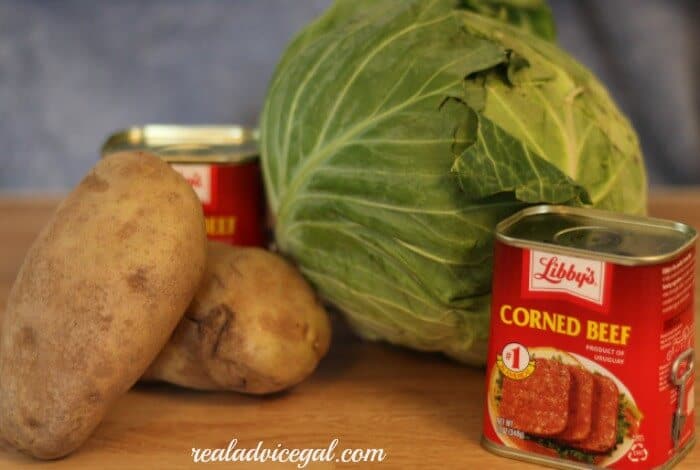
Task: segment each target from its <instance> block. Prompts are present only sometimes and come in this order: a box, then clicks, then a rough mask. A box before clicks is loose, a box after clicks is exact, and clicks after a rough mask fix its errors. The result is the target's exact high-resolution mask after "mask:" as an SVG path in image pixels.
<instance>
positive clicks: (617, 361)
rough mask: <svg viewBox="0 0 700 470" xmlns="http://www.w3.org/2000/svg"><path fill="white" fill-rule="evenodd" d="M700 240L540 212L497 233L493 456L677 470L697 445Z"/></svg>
mask: <svg viewBox="0 0 700 470" xmlns="http://www.w3.org/2000/svg"><path fill="white" fill-rule="evenodd" d="M695 239H696V233H695V230H693V229H692V228H691V227H688V226H687V225H684V224H680V223H675V222H670V221H664V220H659V219H651V218H645V217H633V216H626V215H619V214H614V213H610V212H605V211H598V210H592V209H581V208H571V207H563V206H535V207H530V208H528V209H525V210H523V211H521V212H519V213H517V214H515V215H513V216H511V217H510V218H508V219H506V220H504V221H502V222H501V223H500V224H499V225H498V226H497V229H496V247H495V258H494V282H493V298H492V308H491V326H490V328H491V333H490V339H489V351H488V359H487V386H486V403H485V406H484V429H483V438H482V444H483V446H484V447H485V448H486V449H488V450H490V451H492V452H494V453H496V454H499V455H503V456H506V457H511V458H515V459H520V460H525V461H529V462H534V463H539V464H542V465H547V466H552V467H556V468H567V469H579V468H614V469H647V468H668V467H670V466H672V465H673V464H675V463H676V462H677V461H678V460H679V459H680V458H682V456H683V455H685V454H686V453H687V452H688V450H689V449H690V448H691V447H692V445H693V443H694V440H695V436H694V431H695V425H694V402H693V394H694V387H693V383H694V379H695V372H694V349H693V348H694V336H695V335H694V333H695V329H694V306H693V297H694V283H695Z"/></svg>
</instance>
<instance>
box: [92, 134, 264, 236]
mask: <svg viewBox="0 0 700 470" xmlns="http://www.w3.org/2000/svg"><path fill="white" fill-rule="evenodd" d="M256 141H257V139H256V136H255V132H254V131H253V130H250V129H246V128H243V127H239V126H180V125H166V124H151V125H147V126H142V127H132V128H129V129H126V130H123V131H119V132H117V133H115V134H113V135H111V136H110V137H109V138H108V139H107V141H106V142H105V144H104V145H103V146H102V155H103V156H106V155H109V154H111V153H115V152H119V151H124V150H145V151H149V152H152V153H155V154H157V155H159V156H160V157H161V158H163V159H164V160H165V161H167V162H168V163H170V165H171V166H172V167H173V169H175V170H176V171H177V172H179V173H180V174H181V175H182V176H184V177H185V179H186V180H187V181H188V182H189V183H190V185H191V186H192V189H194V191H195V193H197V196H199V199H200V201H202V208H203V210H204V219H205V223H206V228H207V236H208V237H209V239H211V240H218V241H221V242H225V243H229V244H231V245H242V246H264V245H265V204H264V202H263V201H264V193H263V188H262V177H261V175H260V164H259V158H258V148H257V142H256Z"/></svg>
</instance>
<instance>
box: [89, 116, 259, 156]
mask: <svg viewBox="0 0 700 470" xmlns="http://www.w3.org/2000/svg"><path fill="white" fill-rule="evenodd" d="M125 150H145V151H149V152H153V153H155V154H157V155H159V156H161V157H162V158H163V159H164V160H165V161H167V162H170V163H230V164H237V163H247V162H249V161H252V160H256V159H257V158H258V157H259V150H258V131H257V130H256V129H250V128H246V127H241V126H218V125H197V126H185V125H174V124H149V125H146V126H138V127H130V128H128V129H123V130H120V131H118V132H115V133H114V134H112V135H110V136H109V137H108V138H107V140H106V141H105V143H104V144H103V145H102V150H101V154H102V156H103V157H105V156H107V155H109V154H112V153H116V152H121V151H125Z"/></svg>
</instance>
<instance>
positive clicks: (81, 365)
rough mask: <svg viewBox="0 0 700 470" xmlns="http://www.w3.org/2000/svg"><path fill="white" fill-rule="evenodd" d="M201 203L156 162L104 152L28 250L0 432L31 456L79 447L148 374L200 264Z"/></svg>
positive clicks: (5, 367) (0, 382) (3, 336)
mask: <svg viewBox="0 0 700 470" xmlns="http://www.w3.org/2000/svg"><path fill="white" fill-rule="evenodd" d="M205 259H206V232H205V227H204V218H203V214H202V207H201V203H200V202H199V200H198V199H197V196H196V195H195V194H194V192H193V190H192V188H191V187H190V186H189V185H188V184H187V182H186V181H185V180H184V179H183V178H182V177H181V176H180V175H179V174H177V173H176V172H175V171H174V170H173V169H172V168H170V167H169V165H168V164H167V163H165V162H163V161H162V160H161V159H160V158H158V157H156V156H154V155H150V154H146V153H143V152H123V153H118V154H114V155H111V156H109V157H107V158H105V159H103V160H101V161H100V162H99V163H97V165H95V167H94V168H93V169H92V170H91V171H90V172H89V173H88V174H87V176H85V178H84V179H83V180H82V181H81V183H80V184H79V185H78V186H77V187H76V188H75V189H74V190H73V191H72V192H71V193H70V194H69V195H68V196H67V197H66V199H65V200H64V201H63V202H62V203H61V204H60V206H59V207H58V208H57V210H56V212H55V213H54V214H53V216H52V218H51V220H50V221H49V222H48V224H47V225H46V226H45V227H44V229H43V230H42V232H41V233H40V234H39V236H38V238H37V239H36V240H35V242H34V244H33V245H32V247H31V248H30V250H29V252H28V254H27V256H26V258H25V260H24V262H23V264H22V267H21V268H20V271H19V274H18V276H17V279H16V280H15V283H14V285H13V287H12V290H11V291H10V294H9V298H8V302H7V308H6V311H5V314H4V316H3V318H2V323H1V327H2V329H1V330H0V432H1V433H2V437H3V438H4V439H5V440H6V441H8V442H9V443H10V444H12V445H13V446H15V447H16V448H18V449H20V450H22V451H25V452H27V453H29V454H31V455H33V456H35V457H38V458H44V459H51V458H58V457H62V456H64V455H66V454H68V453H70V452H72V451H73V450H75V449H76V448H77V447H79V446H80V445H81V444H82V443H83V442H84V441H85V440H86V439H87V438H88V437H89V435H90V434H91V433H92V432H93V430H94V429H95V428H96V427H97V425H98V424H99V422H100V421H101V420H102V418H103V416H104V415H105V413H106V411H107V409H108V408H109V406H110V405H111V404H112V403H113V402H114V401H115V400H116V399H117V398H118V397H119V396H120V395H122V394H123V393H124V392H126V391H127V390H128V389H129V388H130V387H131V386H132V385H133V384H134V382H136V380H138V378H139V377H140V376H141V374H143V372H144V371H145V370H146V368H147V367H148V365H149V364H150V363H151V362H152V361H153V359H154V358H155V357H156V355H157V354H158V352H159V351H160V350H161V349H162V348H163V346H164V345H165V343H166V342H167V340H168V338H169V336H170V335H171V333H172V331H173V329H174V328H175V326H176V325H177V323H178V321H179V320H180V318H181V317H182V314H183V312H184V310H185V309H186V308H187V305H188V304H189V302H190V300H191V299H192V296H193V295H194V293H195V291H196V288H197V285H198V283H199V281H200V279H201V276H202V274H203V272H204V264H205Z"/></svg>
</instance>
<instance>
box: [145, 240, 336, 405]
mask: <svg viewBox="0 0 700 470" xmlns="http://www.w3.org/2000/svg"><path fill="white" fill-rule="evenodd" d="M330 336H331V327H330V323H329V319H328V316H327V314H326V312H325V310H324V309H323V306H322V305H321V304H320V302H319V301H318V299H317V298H316V296H315V294H314V292H313V290H312V289H311V287H310V286H309V285H308V284H307V282H306V281H305V280H304V278H303V277H302V276H301V274H300V273H299V271H298V270H297V269H296V268H294V267H293V266H292V265H291V264H289V263H288V262H287V261H285V260H284V259H283V258H281V257H280V256H278V255H276V254H273V253H271V252H269V251H265V250H263V249H260V248H243V247H232V246H228V245H224V244H222V243H218V242H211V241H210V242H209V251H208V260H207V267H206V272H205V274H204V277H203V279H202V284H201V286H200V288H199V290H198V291H197V294H196V295H195V297H194V300H193V301H192V304H191V305H190V306H189V308H188V309H187V312H186V313H185V316H184V317H183V319H182V321H181V322H180V324H179V325H178V327H177V329H176V330H175V333H174V334H173V336H172V338H171V339H170V341H169V342H168V344H167V346H166V347H165V348H164V349H163V351H162V352H161V353H160V355H159V356H158V358H157V359H156V361H155V362H154V363H153V364H152V365H151V367H150V368H149V369H148V371H147V372H146V374H145V376H144V379H145V380H162V381H166V382H170V383H174V384H178V385H181V386H185V387H190V388H195V389H200V390H235V391H239V392H244V393H252V394H264V393H272V392H277V391H280V390H283V389H286V388H289V387H291V386H293V385H296V384H298V383H299V382H301V381H302V380H304V379H305V378H306V377H307V376H309V375H310V374H311V373H312V372H313V371H314V369H315V368H316V366H317V365H318V362H319V361H320V360H321V358H322V357H323V356H324V355H325V354H326V352H327V351H328V346H329V343H330Z"/></svg>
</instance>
